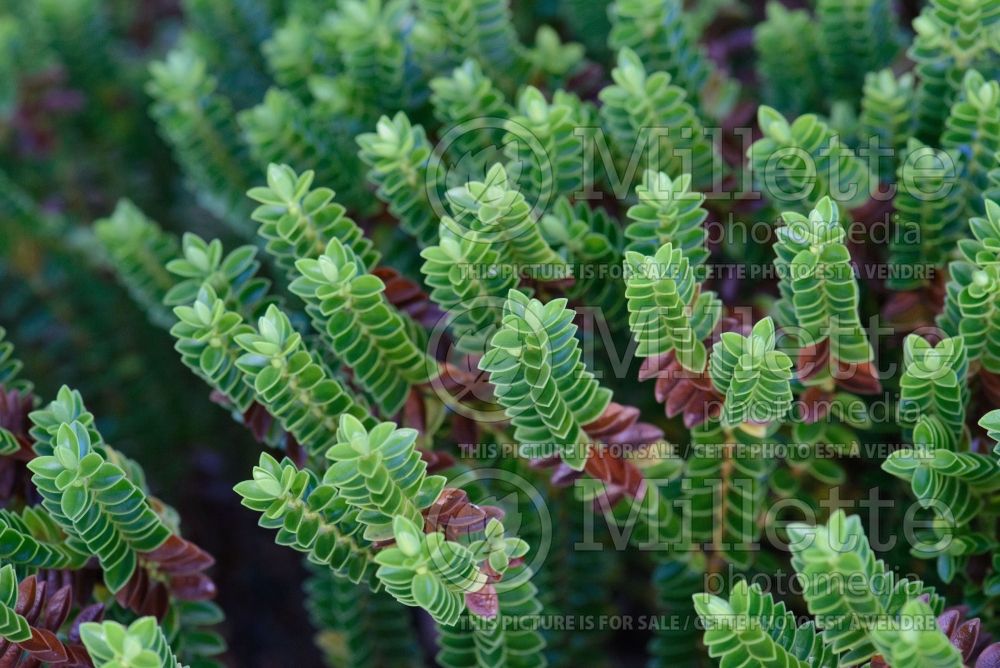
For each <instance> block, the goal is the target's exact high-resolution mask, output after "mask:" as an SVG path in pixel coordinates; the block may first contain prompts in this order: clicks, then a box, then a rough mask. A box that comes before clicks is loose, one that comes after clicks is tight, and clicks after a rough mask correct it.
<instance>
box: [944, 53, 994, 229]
mask: <svg viewBox="0 0 1000 668" xmlns="http://www.w3.org/2000/svg"><path fill="white" fill-rule="evenodd" d="M941 145H942V146H943V147H944V148H945V149H951V150H953V151H954V152H955V153H958V154H960V155H962V156H963V162H964V167H965V169H964V174H963V175H962V177H963V178H962V183H963V184H964V186H965V198H966V212H967V215H970V214H974V213H978V214H980V215H982V213H983V207H982V204H981V203H982V201H983V200H982V195H983V193H984V192H985V191H986V189H987V187H988V183H989V170H990V169H991V168H993V167H994V166H995V164H996V163H995V156H996V153H997V151H1000V82H998V81H996V80H992V81H988V80H985V79H983V75H982V74H980V73H979V72H977V71H976V70H969V71H968V72H966V73H965V79H964V80H963V81H962V91H961V93H960V96H959V98H958V99H957V100H956V102H955V104H954V105H953V106H952V108H951V112H950V113H949V114H948V118H947V119H946V120H945V129H944V133H943V134H942V135H941Z"/></svg>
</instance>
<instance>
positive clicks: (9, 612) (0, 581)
mask: <svg viewBox="0 0 1000 668" xmlns="http://www.w3.org/2000/svg"><path fill="white" fill-rule="evenodd" d="M16 605H17V575H16V574H15V573H14V567H13V566H11V565H10V564H5V565H4V566H3V567H2V568H0V638H4V639H6V640H10V641H12V642H24V641H25V640H28V639H29V638H31V627H30V626H28V620H26V619H25V618H24V617H22V616H21V615H20V614H18V612H17V610H15V606H16Z"/></svg>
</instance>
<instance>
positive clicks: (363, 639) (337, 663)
mask: <svg viewBox="0 0 1000 668" xmlns="http://www.w3.org/2000/svg"><path fill="white" fill-rule="evenodd" d="M306 593H307V595H308V599H307V607H308V609H309V612H310V616H311V618H312V620H313V625H314V626H315V627H316V628H317V630H318V634H317V637H316V643H317V645H319V647H320V649H322V650H323V653H324V656H325V658H326V662H327V664H328V665H330V666H334V667H336V668H340V667H342V666H343V667H348V668H378V666H386V665H393V666H401V667H404V668H413V667H414V666H417V665H419V662H418V658H417V657H415V656H414V655H413V646H414V643H416V642H417V639H416V635H415V634H414V632H413V629H412V628H410V621H411V620H410V618H409V615H401V614H399V604H398V603H396V600H395V599H394V598H392V597H391V596H390V595H389V594H387V593H385V592H384V591H377V592H376V591H372V590H371V589H369V588H368V586H367V585H356V584H354V583H352V582H350V581H349V580H347V579H346V578H341V577H338V576H337V575H335V574H334V572H333V571H331V570H329V569H326V568H321V567H320V568H315V567H314V568H313V569H312V574H311V576H310V578H309V580H307V581H306Z"/></svg>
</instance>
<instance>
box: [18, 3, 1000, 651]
mask: <svg viewBox="0 0 1000 668" xmlns="http://www.w3.org/2000/svg"><path fill="white" fill-rule="evenodd" d="M182 4H183V7H182V8H183V26H184V29H183V33H182V35H181V36H180V38H179V39H178V40H176V42H175V43H173V44H172V46H171V48H170V49H169V51H168V52H166V53H164V54H163V56H162V58H158V59H156V60H154V61H153V62H151V63H150V64H149V67H148V72H147V73H141V74H135V73H131V72H121V71H119V70H122V69H124V68H123V66H121V65H120V63H119V61H120V60H122V59H121V58H120V57H119V56H118V54H116V53H114V52H113V51H112V50H110V49H109V48H108V46H107V45H108V44H113V43H114V41H113V39H112V37H111V34H112V32H113V31H112V30H111V29H110V28H108V27H107V26H106V25H105V24H104V23H102V22H99V21H98V18H103V19H106V20H108V21H110V18H109V17H110V15H111V14H112V12H111V5H108V6H105V5H104V4H103V3H100V2H98V1H97V0H70V1H68V2H67V1H64V0H58V1H57V0H42V1H41V2H39V3H38V6H37V9H35V10H29V9H21V8H17V7H13V6H11V8H9V9H8V8H7V6H6V4H5V3H3V0H0V8H2V9H3V10H4V12H6V13H2V14H0V19H4V20H5V21H7V22H8V23H9V25H10V29H9V30H5V28H4V26H5V25H7V23H4V22H0V50H2V49H6V50H9V52H10V53H11V54H13V55H14V56H17V57H16V58H12V60H11V62H13V63H14V69H13V70H12V71H15V72H17V71H26V70H27V69H29V64H30V62H31V57H30V53H31V52H30V49H33V48H38V49H40V52H42V51H44V53H46V54H54V57H56V58H58V59H59V60H60V61H62V62H63V63H65V68H66V69H67V70H68V71H69V73H70V75H71V76H74V77H79V80H80V81H81V84H80V85H81V86H85V85H87V84H86V83H85V82H89V81H90V79H87V78H86V77H88V76H90V77H93V76H95V72H101V71H102V70H101V69H100V68H102V67H107V68H108V69H106V70H103V71H104V72H105V74H102V75H97V76H98V81H99V82H100V81H101V80H103V77H107V78H109V79H115V78H120V79H122V80H131V81H135V82H137V83H135V84H134V85H131V86H127V87H126V90H128V91H130V92H131V94H132V95H135V96H141V95H142V94H143V93H142V92H140V90H139V88H140V87H142V90H143V91H144V94H145V95H147V96H148V100H149V108H148V111H149V116H150V118H151V119H152V121H153V122H154V123H155V127H156V130H157V131H158V133H159V136H160V137H161V138H162V139H163V140H164V142H165V143H166V144H167V145H168V146H169V148H170V152H171V155H172V156H173V158H174V160H175V161H176V163H177V165H178V166H179V168H180V172H181V175H182V179H183V184H184V188H185V189H184V190H183V194H176V195H175V196H176V198H177V199H180V200H185V201H186V200H188V199H192V198H193V199H194V200H195V201H196V202H197V204H198V205H199V206H200V207H201V208H202V209H204V210H205V211H207V212H208V213H209V214H210V216H211V217H212V218H214V219H215V220H216V221H218V222H221V223H222V225H221V226H215V227H212V224H211V223H208V224H202V222H201V221H203V220H204V219H203V218H199V219H197V221H199V222H197V224H191V225H181V226H177V225H172V226H166V225H161V224H160V223H158V222H156V221H155V220H154V218H159V215H158V214H156V215H153V214H152V212H153V210H154V209H155V208H156V207H155V203H152V202H151V204H153V206H152V207H144V206H139V205H137V204H135V203H133V201H132V200H130V199H122V200H121V201H119V202H118V204H117V206H115V207H114V209H113V212H111V213H109V214H107V215H104V216H101V217H100V218H99V219H98V220H96V221H95V222H94V223H93V225H92V226H86V225H76V224H74V223H73V222H72V217H73V215H74V213H75V210H74V209H72V208H71V207H62V208H60V207H50V208H51V209H54V210H56V211H58V213H51V212H48V211H45V210H44V209H43V208H42V207H40V206H39V205H38V203H37V202H35V201H32V197H31V196H30V195H29V194H27V192H25V190H22V189H20V188H18V187H17V186H15V185H14V184H13V182H10V183H9V184H8V183H7V179H6V177H4V180H3V181H0V216H3V218H4V220H3V224H4V229H5V230H6V229H8V227H9V229H10V230H11V232H10V235H9V238H10V239H12V240H15V242H16V243H11V244H10V246H11V248H12V249H17V248H19V247H24V246H19V245H18V244H25V243H30V244H34V245H35V246H37V247H40V248H42V249H44V251H45V252H46V253H64V254H66V255H67V256H68V257H71V258H74V260H73V262H75V263H77V264H78V265H80V266H82V267H83V269H81V271H83V272H84V273H86V272H88V271H93V270H94V267H97V268H103V269H110V270H111V271H113V272H114V274H115V276H116V277H117V279H118V281H119V282H120V283H121V285H122V286H123V287H124V288H125V290H126V291H127V292H128V294H129V295H130V296H131V297H132V299H133V300H134V301H135V302H136V303H137V304H138V305H139V306H140V307H141V308H142V309H143V310H144V311H145V312H146V313H147V315H148V319H149V321H150V322H151V323H152V324H153V325H154V326H155V327H158V328H160V329H161V330H163V331H164V332H168V333H169V336H170V337H171V338H172V339H173V342H174V347H175V349H176V353H177V355H178V356H179V359H180V361H181V363H182V364H183V365H184V366H185V367H186V368H187V369H189V370H190V372H191V373H192V374H193V375H194V376H196V377H197V378H199V379H200V380H201V381H203V382H204V383H205V384H206V385H207V386H208V391H207V392H206V393H205V394H206V395H207V396H210V399H211V402H212V403H214V404H217V405H219V406H221V407H222V408H223V409H224V410H225V411H226V412H227V413H228V414H230V415H231V416H232V418H233V419H234V420H235V422H236V423H238V424H240V425H242V426H244V427H245V428H246V429H247V431H248V432H249V434H250V435H251V436H252V437H253V439H255V440H256V441H257V442H258V443H259V444H260V448H261V450H262V452H261V453H260V455H259V460H258V463H257V465H256V466H254V467H253V468H252V470H247V471H245V472H243V474H242V477H241V480H240V481H237V480H233V481H232V483H233V485H234V491H235V494H236V495H237V496H238V498H239V499H240V500H241V502H242V505H243V506H245V508H246V511H245V512H250V513H253V514H254V517H255V518H256V519H258V520H259V524H260V527H261V528H262V529H264V530H266V531H268V532H270V533H271V534H272V535H273V537H274V541H275V542H276V543H277V544H278V545H280V546H282V547H285V548H288V549H289V550H292V551H294V552H297V553H301V558H303V560H304V561H305V562H306V563H307V568H308V572H309V576H308V580H307V582H306V584H305V587H304V598H305V605H306V608H307V609H308V611H309V615H310V617H311V620H312V622H313V624H314V626H315V637H316V640H317V644H318V646H319V647H320V649H321V650H322V652H323V654H324V657H325V659H326V661H327V663H328V664H329V665H331V666H356V667H362V666H410V665H423V663H424V662H425V658H427V659H430V658H432V657H433V660H435V661H436V662H437V664H438V665H442V666H447V667H450V668H459V667H470V668H471V667H473V666H481V667H486V666H512V667H522V666H524V667H529V666H545V665H553V666H571V665H580V664H584V665H619V664H620V663H623V662H624V660H623V659H622V658H621V657H620V656H618V655H617V654H614V653H612V652H610V651H609V648H610V647H612V646H614V645H615V643H614V641H613V634H614V633H619V632H634V633H638V632H642V633H643V634H644V635H645V636H649V643H648V652H647V657H646V660H647V661H648V664H649V665H651V666H688V665H690V666H699V665H709V664H718V665H722V666H726V667H728V666H768V667H775V668H778V667H786V666H802V667H805V666H815V667H822V666H869V667H871V668H880V667H884V666H891V667H893V668H908V667H911V666H913V667H919V666H928V667H938V666H940V667H942V668H949V667H955V668H960V667H962V666H975V667H976V668H990V667H991V666H1000V643H992V642H991V638H990V633H991V632H1000V615H998V610H997V607H996V602H995V601H996V596H997V595H998V593H1000V558H996V557H995V556H994V555H995V553H996V551H997V548H998V540H1000V535H998V532H997V521H998V514H1000V506H998V505H997V502H998V500H997V493H998V492H1000V459H998V458H1000V445H997V443H998V442H1000V410H997V409H1000V315H998V312H997V308H998V307H1000V274H998V273H997V272H998V267H1000V81H998V78H1000V0H930V1H929V2H927V3H925V4H924V5H922V6H921V7H919V10H918V12H916V14H915V16H914V17H913V20H912V22H911V21H910V20H909V17H904V16H903V15H902V14H900V13H899V12H900V11H901V10H900V8H899V7H896V6H895V5H894V3H891V2H889V1H888V0H816V2H815V3H812V5H813V6H811V7H809V8H806V9H794V8H789V7H786V6H785V5H783V4H781V3H779V2H777V1H776V0H772V1H771V2H769V3H768V4H767V6H766V9H765V8H764V7H757V6H756V4H755V3H729V2H725V1H722V2H704V3H701V2H700V3H695V4H694V6H692V7H687V8H685V6H684V4H683V3H682V2H681V0H615V1H613V2H610V3H604V2H600V1H597V2H574V1H572V0H561V1H560V2H556V3H537V6H535V4H533V3H514V8H513V9H512V8H511V6H509V4H508V2H507V1H506V0H412V1H410V0H339V1H337V2H318V1H315V0H287V1H282V0H218V1H209V0H185V1H184V2H183V3H182ZM904 4H905V3H904ZM543 5H544V6H543ZM605 5H606V6H605ZM906 6H908V5H906ZM106 14H107V15H108V16H106ZM84 19H86V20H87V21H90V20H93V21H94V22H95V23H99V24H100V26H104V27H102V28H100V29H101V30H103V31H104V32H91V31H89V30H87V29H86V28H83V27H81V26H84V25H85V24H86V25H89V23H87V22H86V21H84ZM109 25H110V24H109ZM71 26H72V27H73V28H74V31H62V30H61V28H68V27H71ZM100 26H99V27H100ZM734 26H735V27H734ZM32 27H37V28H39V29H42V28H44V31H43V32H41V33H39V34H41V35H43V39H41V40H38V41H39V43H38V44H36V43H35V40H32V39H28V38H27V37H26V35H28V34H29V33H30V29H31V28H32ZM751 29H752V30H751ZM95 30H97V28H95ZM77 31H83V32H86V33H87V34H86V35H82V36H81V35H76V34H75V32H77ZM717 34H722V35H723V36H724V38H723V39H714V36H715V35H717ZM101 35H104V37H102V36H101ZM22 36H25V37H22ZM84 37H85V38H86V39H84ZM93 39H97V40H98V41H99V42H101V43H100V44H98V45H97V46H95V48H93V49H88V48H87V44H88V41H87V40H93ZM706 45H707V46H709V47H711V48H706ZM49 57H53V56H52V55H49ZM95 59H97V60H98V62H93V61H94V60H95ZM747 63H752V66H748V65H747ZM19 68H20V69H19ZM76 68H79V72H76V71H75V70H76ZM132 77H135V79H132ZM73 80H75V79H73ZM95 86H96V88H97V89H99V88H100V87H99V86H97V85H96V84H95ZM86 90H87V91H90V90H91V88H86ZM5 95H6V97H4V96H5ZM19 95H20V96H21V97H23V92H22V93H18V91H13V92H12V91H6V92H4V91H0V105H2V104H3V101H4V100H5V99H14V100H18V99H20V98H19ZM90 99H97V100H101V99H102V98H101V97H100V96H97V95H94V96H93V97H92V98H90ZM98 108H100V107H98ZM91 111H93V110H91ZM129 118H131V116H129ZM102 125H103V124H102V119H101V118H100V114H99V113H97V114H96V117H94V118H83V119H81V120H80V121H79V127H78V128H76V131H78V132H80V133H82V134H84V135H86V133H87V132H90V133H92V134H93V137H94V138H92V139H91V140H90V141H91V142H92V145H93V146H99V145H100V144H101V143H102V142H105V141H107V142H112V143H113V139H112V138H109V137H106V136H105V135H106V134H107V129H106V128H103V127H102ZM11 127H15V124H13V123H12V124H11ZM129 131H131V132H135V133H136V134H137V135H138V134H141V132H138V131H137V130H135V129H133V128H128V127H126V128H124V129H123V130H122V132H121V135H120V137H121V139H122V141H124V142H125V143H128V142H130V141H132V139H130V138H131V137H132V135H130V134H129ZM134 141H135V142H136V145H138V142H139V141H140V140H139V139H138V138H137V137H136V138H134ZM131 148H134V147H131ZM15 176H16V175H15ZM18 180H19V181H21V182H22V183H23V188H24V189H27V190H28V191H31V190H33V188H34V184H33V183H32V180H30V179H26V178H19V179H18ZM131 190H141V188H135V186H134V185H133V184H130V183H128V182H127V179H126V183H124V184H123V185H121V186H120V187H119V188H118V189H117V191H116V192H126V194H131V195H132V196H133V197H134V198H135V199H139V195H137V194H134V193H131V192H129V191H131ZM144 210H146V211H147V212H146V213H144ZM148 214H149V215H148ZM8 219H9V221H10V223H8ZM37 222H42V223H44V224H42V225H35V226H33V223H37ZM178 227H180V229H181V231H180V232H179V233H178V232H177V231H175V230H176V229H178ZM205 229H208V230H210V232H209V233H208V234H206V232H205ZM881 233H885V234H883V235H882V236H880V234H881ZM215 236H217V237H218V238H206V237H215ZM18 240H21V241H18ZM35 246H32V247H35ZM14 254H15V252H14V251H11V253H10V255H11V256H12V257H13V256H14ZM11 266H13V267H17V266H19V265H18V263H16V262H12V263H11ZM74 266H76V265H74ZM21 273H26V274H27V275H28V277H29V278H30V277H31V276H32V272H21ZM0 278H3V277H2V276H0ZM35 278H36V280H35V281H34V282H32V281H28V284H29V285H39V281H38V280H37V278H38V277H37V276H35ZM74 289H78V288H74ZM109 317H110V316H109ZM994 328H996V331H994ZM0 331H2V330H0ZM151 375H152V374H151ZM650 381H652V382H650ZM158 382H160V383H161V384H170V383H171V382H172V379H169V378H168V379H165V380H164V379H162V378H160V379H158ZM0 390H2V392H0V500H2V505H3V508H2V509H0V561H2V569H0V604H2V609H0V638H2V643H3V644H2V652H0V664H2V665H37V664H38V663H39V662H46V663H53V664H55V665H95V666H136V667H140V666H142V667H145V666H175V665H191V666H209V665H217V664H216V661H218V660H219V659H218V657H219V655H220V654H221V653H222V652H224V651H225V643H224V642H223V641H222V639H221V637H220V635H219V629H213V628H212V627H213V626H214V625H216V624H219V623H220V622H222V612H221V610H220V609H219V607H218V606H217V605H215V604H214V603H213V602H212V601H211V599H212V598H213V597H214V595H215V593H216V585H215V584H214V582H213V581H212V580H211V579H210V577H209V575H208V574H207V571H208V570H209V569H210V568H211V566H212V564H213V559H212V557H211V556H209V555H208V553H207V552H205V551H204V550H202V549H201V548H199V547H198V546H196V545H195V544H194V543H192V542H190V541H189V540H187V539H185V538H184V537H183V536H182V535H181V532H180V528H179V520H178V517H177V513H176V512H175V511H173V510H172V509H171V508H170V507H169V506H167V505H166V504H165V503H163V502H162V501H160V500H159V499H157V498H156V497H155V496H153V495H152V494H151V492H150V487H149V485H148V484H147V481H146V476H145V474H144V472H143V469H142V468H141V467H140V466H139V464H138V463H137V462H136V461H134V460H133V459H131V458H129V457H127V456H126V455H125V454H123V453H122V452H121V451H119V450H118V449H115V448H114V447H112V446H111V445H109V444H108V443H107V442H106V441H105V439H104V437H103V436H102V433H101V431H99V430H98V420H97V418H95V416H94V415H93V414H92V413H91V412H89V411H88V410H87V408H86V407H85V406H84V403H83V396H82V395H81V393H80V392H78V391H75V390H72V389H69V388H68V387H63V388H62V389H60V390H59V391H58V393H56V394H55V398H54V399H50V400H47V401H46V400H43V399H41V398H40V397H38V396H37V395H36V394H35V393H34V391H33V386H32V385H31V384H29V383H27V382H26V381H24V380H23V379H22V378H21V364H20V362H18V361H16V358H15V357H14V356H13V350H12V346H11V345H10V344H9V343H6V342H4V340H3V337H2V336H0ZM146 391H148V392H151V393H154V394H155V393H156V392H158V391H159V390H158V389H152V385H150V386H148V387H147V390H146ZM209 393H210V394H209ZM136 401H141V400H137V399H135V398H132V399H131V400H130V402H129V403H131V402H136ZM192 403H195V402H192ZM126 410H127V408H126ZM178 419H179V420H184V419H185V417H184V416H183V415H182V416H179V418H178ZM205 438H206V439H209V440H210V439H211V438H212V436H211V435H210V434H208V435H205ZM254 457H255V458H256V457H257V455H256V453H255V454H254ZM886 526H888V527H889V529H888V531H886V529H885V527H886ZM880 527H881V528H880ZM866 529H867V531H866ZM886 533H888V534H889V538H890V540H886V535H885V534H886ZM244 558H245V559H248V560H253V559H254V558H255V556H254V555H252V554H248V555H245V557H244ZM259 568H261V569H266V568H267V565H266V564H263V563H262V564H260V565H259ZM650 584H652V586H649V585H650ZM618 592H623V593H622V594H621V595H619V594H618ZM629 637H633V636H629ZM234 640H235V638H234ZM425 653H426V654H428V655H429V656H427V657H425V656H424V654H425Z"/></svg>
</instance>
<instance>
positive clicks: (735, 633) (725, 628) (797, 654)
mask: <svg viewBox="0 0 1000 668" xmlns="http://www.w3.org/2000/svg"><path fill="white" fill-rule="evenodd" d="M694 605H695V610H697V612H698V616H699V617H700V618H701V620H702V622H704V624H705V645H706V646H707V647H708V655H709V656H711V657H714V658H717V659H719V660H720V661H721V664H722V665H725V666H761V667H762V668H763V667H765V666H766V667H772V666H773V667H775V668H776V667H777V666H783V667H784V666H789V667H794V668H823V667H827V666H830V667H832V666H835V665H837V664H836V656H835V655H834V654H833V652H831V651H830V650H829V649H828V647H827V646H826V645H825V644H824V642H823V636H822V635H821V634H819V633H817V632H816V629H815V627H814V626H813V624H812V622H807V623H805V624H803V625H801V626H799V625H797V624H796V621H795V615H794V614H792V612H791V611H790V610H787V609H786V608H785V604H784V603H775V602H774V599H773V598H772V597H771V595H770V594H766V593H764V592H763V591H761V589H760V585H757V584H755V585H753V586H748V585H747V583H746V581H745V580H740V581H738V582H737V583H736V585H735V586H734V587H733V589H732V591H731V592H730V593H729V600H728V601H727V600H725V599H722V598H720V597H718V596H713V595H711V594H695V595H694Z"/></svg>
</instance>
